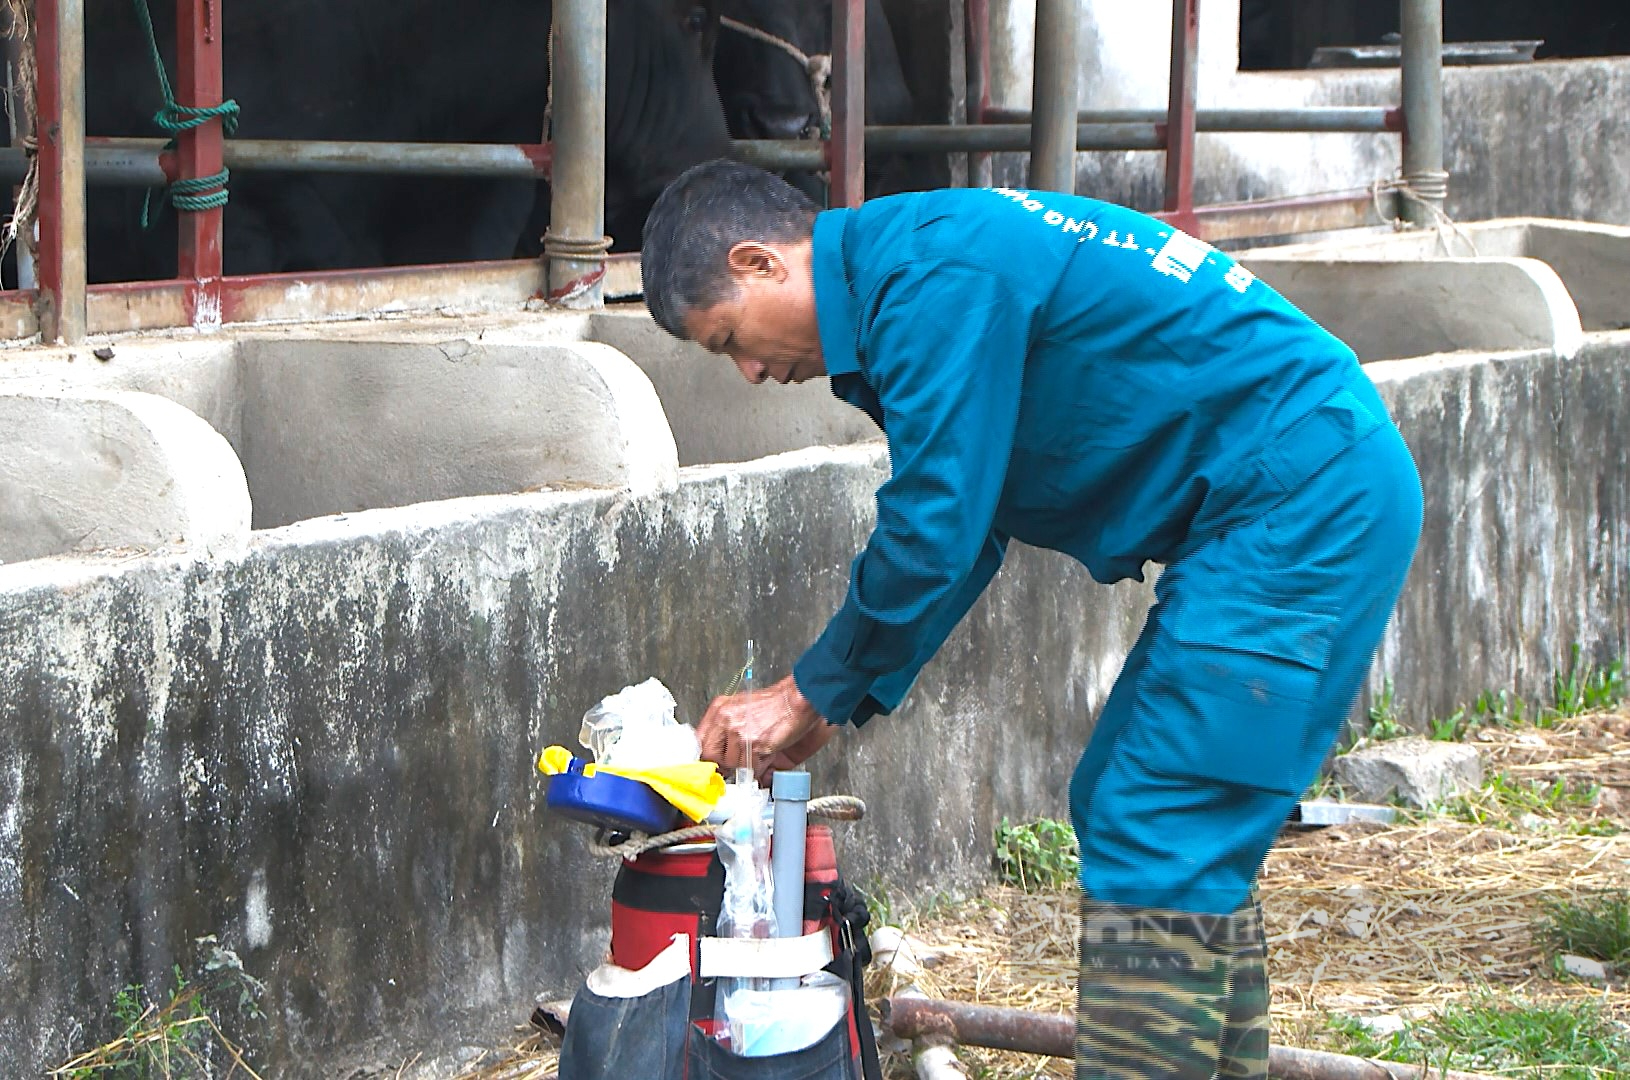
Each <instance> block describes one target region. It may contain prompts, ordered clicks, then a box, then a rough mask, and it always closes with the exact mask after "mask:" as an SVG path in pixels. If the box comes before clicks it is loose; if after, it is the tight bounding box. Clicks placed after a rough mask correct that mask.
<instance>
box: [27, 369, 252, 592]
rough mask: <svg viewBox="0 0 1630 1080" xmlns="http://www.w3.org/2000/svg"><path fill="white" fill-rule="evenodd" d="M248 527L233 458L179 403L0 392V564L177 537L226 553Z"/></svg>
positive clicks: (128, 396) (237, 546) (245, 494)
mask: <svg viewBox="0 0 1630 1080" xmlns="http://www.w3.org/2000/svg"><path fill="white" fill-rule="evenodd" d="M248 535H249V491H248V488H247V487H246V486H245V483H244V477H243V469H242V467H241V466H240V465H239V464H238V459H237V456H236V455H235V454H233V452H232V448H231V447H230V446H228V445H227V442H226V440H225V439H223V438H222V437H221V436H220V434H219V433H217V432H216V431H215V429H214V428H212V427H210V426H209V425H208V424H206V423H204V421H203V420H201V419H199V418H198V417H197V416H195V415H194V414H193V413H191V412H189V411H187V410H186V409H183V408H182V407H181V406H179V405H177V404H175V403H174V402H171V401H167V400H165V399H164V398H160V397H155V396H153V395H151V394H140V393H131V392H118V391H115V392H111V393H106V394H89V393H83V392H76V393H66V394H64V393H45V394H42V393H29V392H25V391H18V390H15V389H13V390H9V391H0V562H6V561H17V560H23V559H36V558H41V557H44V556H49V555H61V554H67V553H70V552H83V551H95V550H97V549H103V548H120V547H139V548H158V547H166V546H169V545H172V544H182V545H185V546H187V547H191V548H195V549H197V550H198V551H200V552H204V553H207V554H213V555H227V554H231V553H233V552H236V551H240V550H242V548H243V546H244V543H245V542H246V540H247V538H248Z"/></svg>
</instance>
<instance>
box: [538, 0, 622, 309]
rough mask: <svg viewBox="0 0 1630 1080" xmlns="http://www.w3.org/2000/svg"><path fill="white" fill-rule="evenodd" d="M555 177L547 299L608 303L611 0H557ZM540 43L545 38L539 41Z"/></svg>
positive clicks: (547, 241)
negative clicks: (608, 30) (608, 6)
mask: <svg viewBox="0 0 1630 1080" xmlns="http://www.w3.org/2000/svg"><path fill="white" fill-rule="evenodd" d="M553 42H554V44H553V50H552V51H553V53H554V56H553V58H552V59H553V64H554V67H553V70H552V71H551V72H550V79H551V80H552V81H553V86H554V132H553V135H554V144H555V150H556V155H555V170H554V182H553V183H552V184H551V185H550V201H549V230H548V232H546V233H545V234H544V237H543V253H544V258H545V260H546V261H547V262H548V267H549V269H548V280H549V300H550V302H551V303H554V304H557V305H560V306H562V307H570V308H597V307H602V306H604V304H605V298H604V289H603V286H604V282H605V276H606V251H607V250H608V249H609V248H610V242H609V240H608V239H607V238H606V236H605V228H606V186H605V185H606V0H555V5H554V39H553ZM539 45H540V47H541V45H542V43H541V42H540V43H539Z"/></svg>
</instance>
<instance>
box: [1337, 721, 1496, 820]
mask: <svg viewBox="0 0 1630 1080" xmlns="http://www.w3.org/2000/svg"><path fill="white" fill-rule="evenodd" d="M1335 775H1336V780H1337V781H1338V782H1340V784H1341V786H1342V788H1343V789H1344V790H1345V791H1346V792H1347V793H1348V794H1349V795H1350V796H1352V797H1353V798H1355V799H1360V800H1362V801H1364V802H1385V801H1387V800H1388V799H1391V798H1394V797H1396V798H1397V799H1398V800H1399V801H1401V802H1403V803H1405V804H1406V805H1408V806H1415V807H1422V808H1424V807H1427V806H1431V805H1432V804H1433V803H1436V802H1441V801H1442V800H1444V799H1448V798H1451V797H1453V796H1455V795H1460V794H1464V793H1465V792H1468V791H1475V790H1476V789H1477V788H1478V787H1479V786H1481V785H1482V783H1483V759H1482V756H1481V755H1480V754H1479V753H1478V752H1477V748H1476V747H1474V746H1467V745H1466V744H1465V743H1452V742H1438V741H1435V740H1431V739H1419V738H1411V739H1395V740H1393V741H1391V742H1384V743H1377V744H1375V745H1373V746H1366V747H1364V748H1362V749H1359V750H1354V751H1353V752H1352V753H1350V754H1343V755H1342V756H1341V757H1338V758H1337V759H1336V762H1335Z"/></svg>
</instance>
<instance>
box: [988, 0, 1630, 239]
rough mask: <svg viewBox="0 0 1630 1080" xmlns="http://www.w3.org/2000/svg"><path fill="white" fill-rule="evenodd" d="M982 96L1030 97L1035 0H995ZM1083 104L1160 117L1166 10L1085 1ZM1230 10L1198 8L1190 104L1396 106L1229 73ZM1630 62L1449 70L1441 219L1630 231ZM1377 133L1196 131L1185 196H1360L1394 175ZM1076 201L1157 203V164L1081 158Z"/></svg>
mask: <svg viewBox="0 0 1630 1080" xmlns="http://www.w3.org/2000/svg"><path fill="white" fill-rule="evenodd" d="M990 7H991V22H992V28H993V31H992V38H991V51H992V66H993V71H992V80H991V81H992V86H991V89H992V95H993V101H994V103H995V104H997V105H1004V106H1015V107H1025V106H1028V104H1029V101H1030V89H1031V65H1032V57H1033V54H1034V44H1033V39H1034V34H1035V30H1034V25H1035V24H1034V15H1035V4H1034V3H1031V2H1030V0H992V2H991V5H990ZM1081 9H1082V15H1081V20H1082V34H1081V53H1080V64H1081V70H1080V73H1079V78H1080V88H1081V90H1080V102H1081V106H1082V107H1083V108H1093V109H1106V108H1142V109H1152V108H1159V109H1163V108H1165V106H1166V97H1167V75H1168V71H1169V64H1168V57H1169V56H1170V52H1171V5H1170V4H1128V3H1124V2H1123V0H1083V2H1082V4H1081ZM1238 66H1239V4H1238V3H1237V2H1228V3H1217V2H1208V3H1207V4H1206V5H1205V7H1204V9H1203V11H1202V12H1201V21H1200V79H1199V102H1200V106H1201V108H1206V107H1208V106H1209V107H1216V108H1267V107H1281V106H1302V105H1395V104H1397V103H1398V101H1399V100H1400V99H1399V92H1398V73H1397V71H1396V70H1395V69H1394V70H1391V71H1386V70H1339V69H1334V70H1322V71H1275V72H1240V71H1239V70H1238ZM1626 100H1630V59H1627V58H1623V57H1617V58H1607V59H1597V60H1565V61H1558V60H1551V61H1546V62H1544V63H1539V64H1513V65H1489V66H1475V67H1453V66H1451V67H1449V68H1446V69H1445V70H1444V114H1445V123H1446V127H1445V135H1446V147H1445V156H1446V162H1447V168H1448V170H1449V172H1450V174H1451V179H1450V183H1449V202H1448V210H1449V213H1450V214H1451V215H1453V216H1454V217H1455V218H1456V219H1457V220H1476V219H1481V218H1494V217H1511V216H1517V215H1538V216H1542V217H1556V218H1581V219H1585V220H1590V221H1606V222H1613V223H1615V224H1630V169H1626V168H1625V167H1624V160H1625V157H1624V147H1625V146H1626V145H1630V109H1626V108H1625V106H1624V103H1625V101H1626ZM1399 153H1400V146H1399V140H1398V138H1397V137H1396V136H1388V135H1341V134H1321V135H1297V134H1258V135H1218V134H1210V135H1201V136H1200V137H1199V139H1198V143H1197V150H1196V174H1195V196H1196V198H1197V199H1198V200H1199V201H1200V202H1232V201H1235V200H1238V199H1252V198H1264V197H1269V196H1281V195H1305V194H1312V193H1316V192H1324V191H1335V190H1349V189H1355V188H1365V187H1368V186H1370V184H1371V183H1372V182H1374V181H1376V180H1387V179H1390V178H1391V177H1392V176H1393V175H1394V174H1395V173H1396V172H1397V170H1398V167H1399V163H1400V159H1399ZM1077 163H1078V181H1077V190H1078V191H1080V192H1081V193H1083V194H1087V195H1094V196H1097V197H1100V198H1106V199H1110V200H1112V201H1115V202H1125V203H1130V204H1131V205H1134V206H1137V207H1138V208H1140V209H1155V208H1158V207H1159V205H1160V201H1161V192H1162V180H1161V177H1162V170H1163V168H1164V166H1163V159H1162V156H1161V155H1160V154H1158V153H1135V152H1134V153H1107V152H1106V153H1092V154H1082V155H1080V156H1079V157H1078V158H1077ZM1024 169H1025V157H1024V156H1023V155H1020V154H1004V155H999V156H998V157H997V158H996V181H997V182H998V183H1009V184H1019V185H1022V184H1023V177H1024Z"/></svg>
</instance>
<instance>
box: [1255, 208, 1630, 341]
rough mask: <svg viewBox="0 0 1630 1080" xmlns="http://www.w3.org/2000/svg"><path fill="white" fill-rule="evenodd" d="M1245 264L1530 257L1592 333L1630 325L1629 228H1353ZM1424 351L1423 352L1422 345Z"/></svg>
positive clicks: (1547, 223)
mask: <svg viewBox="0 0 1630 1080" xmlns="http://www.w3.org/2000/svg"><path fill="white" fill-rule="evenodd" d="M1235 256H1236V258H1239V259H1240V260H1241V261H1245V262H1251V261H1253V260H1255V259H1257V258H1265V259H1311V260H1332V261H1333V260H1359V261H1363V260H1374V259H1395V260H1442V259H1444V258H1446V257H1450V256H1496V257H1501V258H1531V259H1538V260H1540V261H1541V262H1543V263H1545V264H1546V265H1547V266H1549V267H1550V268H1551V269H1552V270H1555V271H1556V275H1557V277H1559V278H1561V279H1562V284H1563V286H1564V287H1565V288H1566V289H1567V292H1568V295H1569V296H1570V297H1571V298H1572V300H1573V302H1574V304H1575V305H1576V306H1577V308H1578V312H1579V321H1580V323H1581V325H1582V326H1583V328H1584V329H1585V330H1588V331H1593V332H1595V331H1608V330H1624V329H1627V328H1630V228H1626V227H1625V226H1622V225H1601V224H1597V223H1595V222H1585V221H1559V220H1555V219H1549V218H1501V219H1499V220H1496V221H1471V222H1467V223H1465V224H1463V225H1458V226H1456V227H1455V228H1454V229H1446V230H1442V231H1437V230H1433V231H1429V232H1421V231H1409V232H1395V231H1394V230H1392V229H1390V228H1389V229H1373V230H1372V229H1353V230H1349V231H1348V232H1346V233H1344V234H1332V235H1331V236H1329V237H1327V238H1326V239H1324V240H1321V241H1319V242H1318V243H1307V244H1286V245H1282V246H1278V247H1272V248H1255V249H1252V250H1249V251H1240V252H1236V253H1235ZM1417 353H1418V350H1417Z"/></svg>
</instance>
